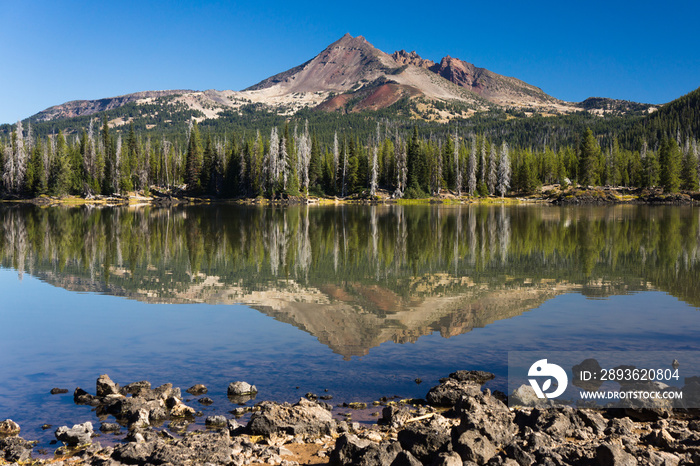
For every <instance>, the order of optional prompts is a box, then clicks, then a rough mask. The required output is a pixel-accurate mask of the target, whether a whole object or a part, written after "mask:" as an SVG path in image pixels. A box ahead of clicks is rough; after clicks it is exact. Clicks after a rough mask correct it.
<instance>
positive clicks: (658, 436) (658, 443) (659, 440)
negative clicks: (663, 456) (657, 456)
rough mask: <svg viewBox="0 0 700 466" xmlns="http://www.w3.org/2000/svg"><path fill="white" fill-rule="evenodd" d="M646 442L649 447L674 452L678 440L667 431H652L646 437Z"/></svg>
mask: <svg viewBox="0 0 700 466" xmlns="http://www.w3.org/2000/svg"><path fill="white" fill-rule="evenodd" d="M644 441H645V442H646V443H648V444H649V445H653V446H655V447H658V448H661V449H663V450H673V449H674V447H675V444H676V440H675V439H674V438H673V437H672V436H671V434H669V433H668V431H667V430H666V429H659V430H654V431H652V432H651V433H650V434H649V435H647V436H645V437H644Z"/></svg>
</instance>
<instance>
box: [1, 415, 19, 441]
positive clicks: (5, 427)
mask: <svg viewBox="0 0 700 466" xmlns="http://www.w3.org/2000/svg"><path fill="white" fill-rule="evenodd" d="M19 431H20V427H19V424H17V423H16V422H15V421H13V420H12V419H5V420H4V421H2V422H0V435H2V436H8V437H10V436H15V435H19Z"/></svg>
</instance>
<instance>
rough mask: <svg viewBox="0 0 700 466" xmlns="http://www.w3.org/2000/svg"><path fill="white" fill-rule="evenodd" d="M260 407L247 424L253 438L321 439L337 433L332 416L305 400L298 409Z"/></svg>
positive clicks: (303, 399)
mask: <svg viewBox="0 0 700 466" xmlns="http://www.w3.org/2000/svg"><path fill="white" fill-rule="evenodd" d="M259 406H260V411H257V412H255V413H253V414H252V415H251V417H250V422H248V430H249V432H250V434H251V435H267V436H269V435H272V434H281V433H285V434H289V435H297V434H313V435H322V434H331V433H332V432H333V431H334V430H335V421H334V420H333V417H332V415H331V412H330V411H329V410H327V409H326V408H325V407H323V406H322V405H320V404H318V403H316V402H313V401H309V400H307V399H305V398H301V399H300V400H299V402H298V403H296V404H295V405H290V404H289V403H284V404H278V403H272V402H266V401H264V402H262V403H260V405H259Z"/></svg>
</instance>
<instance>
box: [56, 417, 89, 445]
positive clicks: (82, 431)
mask: <svg viewBox="0 0 700 466" xmlns="http://www.w3.org/2000/svg"><path fill="white" fill-rule="evenodd" d="M92 434H93V430H92V423H91V422H86V423H84V424H77V425H74V426H73V427H71V428H68V426H63V427H59V428H58V429H56V439H58V440H60V441H61V442H63V443H65V444H66V445H68V446H72V447H75V446H78V445H86V444H88V443H92Z"/></svg>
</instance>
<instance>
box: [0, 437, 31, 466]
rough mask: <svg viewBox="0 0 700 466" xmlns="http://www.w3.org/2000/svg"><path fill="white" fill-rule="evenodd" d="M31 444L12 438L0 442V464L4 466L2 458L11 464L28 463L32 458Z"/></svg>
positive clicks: (19, 438) (18, 438) (21, 439)
mask: <svg viewBox="0 0 700 466" xmlns="http://www.w3.org/2000/svg"><path fill="white" fill-rule="evenodd" d="M32 447H33V445H32V443H31V442H27V441H26V440H24V439H23V438H22V437H17V436H12V437H5V438H3V439H2V440H0V464H6V463H5V462H4V461H2V460H3V458H4V459H5V460H7V461H10V462H11V463H13V464H17V463H19V462H29V460H31V456H32Z"/></svg>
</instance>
